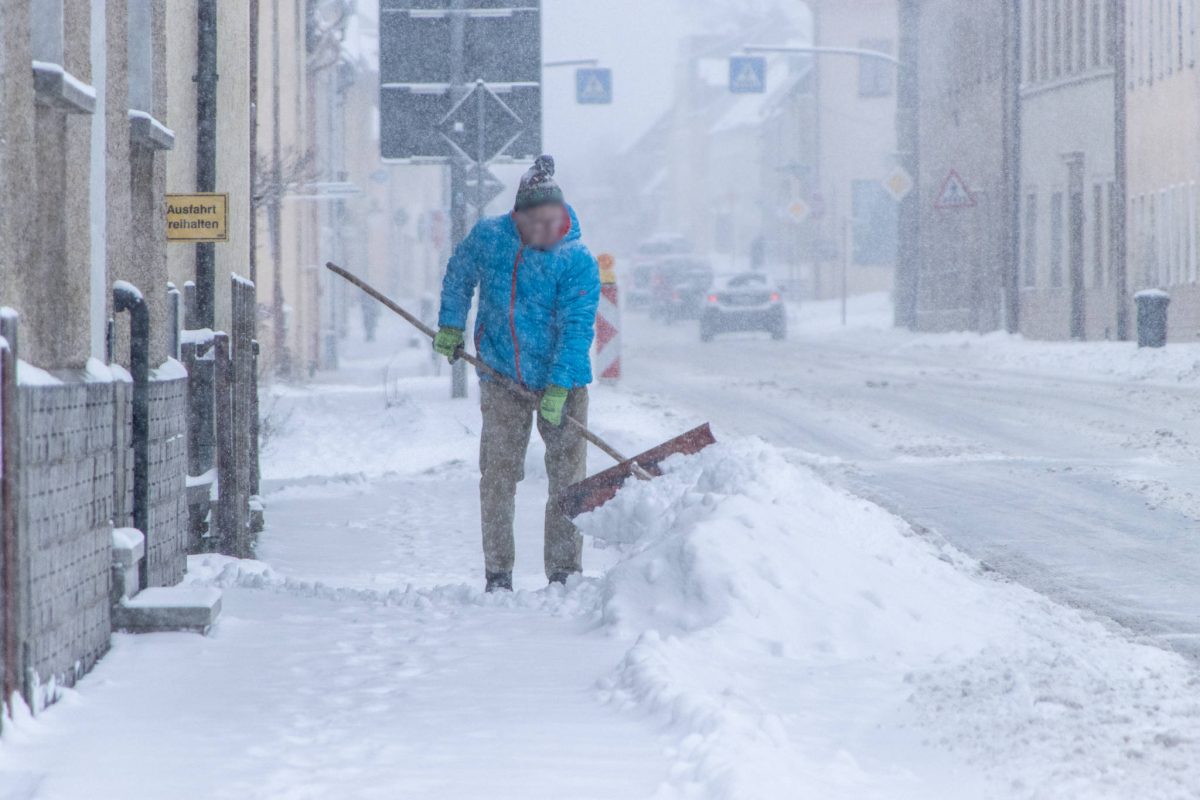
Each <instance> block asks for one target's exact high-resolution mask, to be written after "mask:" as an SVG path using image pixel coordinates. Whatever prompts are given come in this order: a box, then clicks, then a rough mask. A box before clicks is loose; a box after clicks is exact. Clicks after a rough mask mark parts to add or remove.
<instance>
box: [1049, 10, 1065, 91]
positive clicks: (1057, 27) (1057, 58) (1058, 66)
mask: <svg viewBox="0 0 1200 800" xmlns="http://www.w3.org/2000/svg"><path fill="white" fill-rule="evenodd" d="M1049 2H1052V3H1053V4H1054V11H1053V15H1054V19H1052V20H1051V21H1050V25H1051V40H1050V49H1051V51H1052V52H1051V54H1050V57H1051V58H1050V66H1051V74H1050V77H1052V78H1057V77H1058V76H1059V75H1062V48H1063V43H1062V26H1063V15H1062V2H1063V0H1049Z"/></svg>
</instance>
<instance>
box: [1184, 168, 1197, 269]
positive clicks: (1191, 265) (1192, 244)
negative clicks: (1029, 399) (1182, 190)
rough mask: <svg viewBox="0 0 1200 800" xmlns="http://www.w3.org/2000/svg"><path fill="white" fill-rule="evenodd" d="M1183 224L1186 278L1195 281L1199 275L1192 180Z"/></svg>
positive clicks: (1193, 183) (1194, 197) (1194, 192)
mask: <svg viewBox="0 0 1200 800" xmlns="http://www.w3.org/2000/svg"><path fill="white" fill-rule="evenodd" d="M1183 224H1184V226H1185V228H1186V234H1187V279H1188V282H1189V283H1195V282H1196V281H1197V279H1198V278H1200V275H1197V271H1198V269H1200V265H1198V264H1197V256H1198V255H1200V253H1197V247H1196V245H1197V241H1196V183H1195V182H1194V181H1193V182H1192V183H1190V184H1188V187H1187V215H1186V216H1185V217H1184V220H1183Z"/></svg>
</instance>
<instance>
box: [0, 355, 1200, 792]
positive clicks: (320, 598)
mask: <svg viewBox="0 0 1200 800" xmlns="http://www.w3.org/2000/svg"><path fill="white" fill-rule="evenodd" d="M393 340H394V339H393ZM426 368H427V364H426V359H425V357H424V356H423V355H422V354H420V353H419V352H416V351H404V352H402V353H401V354H400V355H399V356H397V357H394V358H393V357H391V356H389V355H387V354H385V353H384V352H383V350H382V349H377V350H376V351H375V352H374V353H370V352H368V353H366V354H364V355H361V356H359V357H358V358H355V359H348V360H347V361H346V362H345V364H344V368H343V370H342V371H341V372H340V373H338V374H336V375H333V376H330V377H329V378H327V379H325V380H322V381H319V382H317V383H314V384H313V385H311V386H308V387H304V388H292V389H286V390H280V391H278V392H277V393H276V395H274V399H273V401H272V402H270V403H266V404H265V405H273V408H272V411H271V422H272V426H270V429H271V430H272V433H271V438H270V441H269V442H268V446H267V448H266V451H265V454H264V459H265V463H264V473H265V476H266V477H267V479H268V484H267V487H266V488H267V490H268V496H267V503H268V530H267V531H266V532H265V533H264V534H263V538H262V542H261V547H260V551H259V555H260V558H261V560H260V561H233V560H230V559H226V558H221V557H216V556H206V557H197V558H194V559H193V560H192V563H191V569H190V573H189V580H191V581H194V582H199V583H204V584H210V585H217V586H221V587H224V589H225V611H224V614H223V617H222V619H221V621H220V622H219V624H218V626H217V627H216V629H215V630H214V632H213V634H212V635H211V636H210V637H207V638H205V637H199V636H193V635H181V634H157V635H150V636H142V637H133V636H126V635H119V636H117V637H115V641H114V648H113V651H112V653H110V655H109V656H107V657H106V658H105V659H104V660H103V661H102V662H101V663H100V665H99V666H98V667H97V669H96V670H95V671H94V672H93V673H91V674H90V675H88V676H87V677H86V678H85V679H84V680H83V681H81V682H80V684H79V685H78V686H77V687H76V688H75V689H74V690H71V691H69V692H67V693H66V695H65V697H64V699H63V700H62V702H60V703H59V704H58V705H56V706H54V707H52V708H50V709H49V710H47V711H46V712H45V713H44V714H42V715H40V716H39V717H38V718H36V719H31V718H29V717H28V716H27V715H24V714H21V715H19V718H18V719H16V720H15V724H14V725H10V726H8V727H7V728H6V731H5V734H4V738H3V740H0V798H8V797H14V798H17V797H19V798H26V797H36V798H45V799H46V800H60V799H68V798H69V799H70V800H75V799H76V798H85V797H86V798H110V797H111V798H116V797H126V796H145V797H170V798H222V797H230V798H232V797H237V798H328V797H338V798H477V797H485V796H486V797H495V798H505V797H512V798H543V797H545V798H549V797H556V798H572V799H574V798H638V797H655V798H659V800H666V799H667V798H756V799H758V798H776V797H797V796H808V797H820V798H847V800H849V799H850V798H854V799H855V800H858V799H859V798H955V799H956V800H957V799H959V798H984V797H998V798H1008V797H1013V798H1079V797H1087V798H1130V797H1138V798H1150V799H1154V798H1187V797H1195V796H1196V789H1195V787H1197V786H1200V682H1198V681H1197V678H1198V677H1200V675H1198V674H1197V673H1196V671H1195V669H1194V667H1193V666H1192V664H1191V663H1189V662H1187V661H1185V660H1184V659H1183V658H1181V657H1179V656H1177V655H1173V654H1168V653H1166V652H1164V651H1162V650H1160V649H1157V648H1154V647H1150V646H1146V645H1142V644H1138V643H1136V642H1133V641H1130V640H1129V639H1128V638H1127V637H1126V636H1125V635H1124V634H1123V633H1122V632H1121V631H1120V630H1116V629H1113V628H1112V627H1111V626H1107V625H1105V624H1104V623H1103V622H1102V621H1100V620H1097V619H1092V618H1088V617H1086V616H1084V615H1081V614H1080V613H1079V612H1076V611H1073V610H1070V609H1067V608H1064V607H1062V606H1060V605H1057V604H1054V603H1052V602H1050V601H1048V600H1046V599H1045V598H1043V597H1042V596H1040V595H1037V594H1035V593H1033V592H1031V591H1029V590H1027V589H1024V588H1022V587H1020V586H1017V585H1013V584H1011V583H1008V582H1005V581H1004V580H1002V579H1000V578H998V577H997V576H996V575H995V574H994V573H990V572H988V571H986V570H985V569H982V568H981V567H980V566H979V565H978V564H976V563H975V562H973V561H971V560H970V559H968V558H966V557H964V556H962V555H961V554H960V553H958V552H957V551H955V550H953V549H951V548H949V547H947V546H945V545H944V544H939V543H936V542H933V541H930V540H928V539H926V538H923V537H921V536H919V535H917V534H915V533H914V532H913V531H911V530H910V529H909V528H908V527H907V526H906V525H905V524H904V523H903V522H901V521H900V520H899V519H897V518H895V517H893V516H891V515H890V514H888V513H886V512H885V511H883V510H881V509H880V508H879V507H877V506H875V505H873V504H871V503H868V502H866V501H864V500H862V499H860V498H857V497H854V496H852V495H850V494H847V493H846V492H844V491H842V490H840V489H836V488H833V487H831V486H829V485H828V484H827V483H825V482H824V481H823V480H822V479H820V478H819V477H818V476H817V475H816V474H815V473H813V472H812V471H811V470H810V469H809V468H808V467H807V466H805V465H804V463H803V462H804V458H803V457H802V456H800V455H798V454H795V453H792V452H790V451H787V450H784V449H779V448H775V447H772V446H769V445H767V444H765V443H763V442H761V441H758V440H754V439H731V438H728V437H723V436H722V434H721V426H720V420H714V423H716V425H715V427H716V429H717V434H718V438H721V439H722V442H721V444H719V445H718V446H715V447H713V448H710V449H709V450H707V451H705V452H704V453H703V454H701V455H700V456H697V457H693V458H689V459H676V460H674V461H673V462H670V464H669V467H670V468H669V471H668V474H667V475H666V476H664V477H663V478H661V479H658V480H655V481H653V482H650V483H646V484H640V483H635V484H632V485H630V486H628V487H627V488H626V489H625V490H623V491H622V493H621V494H620V495H619V497H618V498H617V500H615V501H613V502H612V503H610V504H609V505H607V506H605V507H604V508H603V509H601V510H600V511H599V512H597V513H595V514H592V515H590V516H589V517H586V518H584V519H583V520H582V523H581V524H582V525H583V527H584V529H585V532H586V533H588V534H589V535H590V537H591V540H592V541H593V542H594V543H602V544H605V545H606V547H605V548H604V549H598V548H594V547H589V548H588V549H587V550H586V551H585V565H586V567H587V572H586V574H585V575H584V577H583V578H582V579H573V580H572V581H571V583H570V585H569V586H568V587H567V588H566V589H565V590H564V589H562V588H560V587H553V588H546V587H545V579H544V576H542V574H541V542H540V537H541V520H540V516H541V508H540V503H541V501H542V498H543V497H544V490H545V474H544V469H543V468H542V465H541V447H540V444H539V443H537V442H536V437H535V442H534V444H533V445H532V446H531V448H530V453H529V458H528V461H527V468H526V472H527V476H528V477H527V480H526V482H525V483H524V484H523V485H522V487H521V492H520V495H519V499H518V564H517V570H516V574H515V582H516V587H517V590H518V591H517V592H515V593H514V594H511V595H491V596H489V595H484V594H482V593H481V592H480V587H481V585H482V577H483V576H482V566H481V564H480V560H481V558H480V554H479V534H478V508H477V498H476V470H475V459H476V448H477V435H478V426H479V417H478V409H477V408H476V407H475V403H474V401H473V400H472V401H470V402H462V401H459V402H451V401H449V400H447V399H446V393H447V379H446V378H445V377H440V378H439V377H432V376H423V375H422V374H421V373H422V372H423V371H425V369H426ZM385 378H386V382H387V385H386V386H385ZM389 399H390V401H391V402H390V404H389V403H388V402H387V401H388V400H389ZM592 416H593V419H594V420H595V422H596V423H597V427H598V428H599V430H600V431H601V433H602V434H604V435H606V436H611V437H612V438H613V440H614V441H615V443H616V444H617V445H618V446H619V447H621V448H623V449H626V450H628V451H636V450H638V449H639V448H640V447H642V446H646V445H649V444H653V443H655V442H658V441H660V440H662V439H663V438H665V437H666V436H668V435H671V434H673V433H677V432H679V431H681V430H684V429H685V428H687V427H689V426H690V424H692V423H695V422H697V421H698V420H694V419H691V418H688V417H687V416H686V415H682V416H681V415H678V414H675V413H673V412H672V411H670V410H669V409H666V408H663V407H660V406H658V405H656V404H655V403H654V401H652V400H649V399H645V398H639V397H637V396H631V395H626V394H622V393H620V392H616V391H612V390H607V389H600V390H597V391H596V392H595V394H594V402H593V412H592ZM593 458H594V460H593V464H592V466H593V468H596V467H599V466H602V462H601V461H600V456H598V455H596V456H594V457H593Z"/></svg>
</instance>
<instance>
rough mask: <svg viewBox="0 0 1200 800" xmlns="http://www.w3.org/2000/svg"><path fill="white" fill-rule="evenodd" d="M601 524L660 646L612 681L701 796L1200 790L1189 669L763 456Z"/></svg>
mask: <svg viewBox="0 0 1200 800" xmlns="http://www.w3.org/2000/svg"><path fill="white" fill-rule="evenodd" d="M580 523H581V526H582V527H583V529H584V531H585V532H586V533H589V534H591V535H593V536H595V537H596V538H597V539H602V540H607V541H610V542H620V543H621V544H620V545H619V546H621V547H622V548H624V549H625V550H626V551H627V552H626V557H625V558H624V559H623V560H622V561H621V562H620V563H619V564H618V565H617V566H615V567H614V568H613V569H611V570H610V571H609V573H608V574H607V575H606V577H605V578H604V579H603V586H604V588H603V601H602V602H603V607H602V613H603V616H604V618H605V620H606V621H607V622H608V623H609V624H610V625H611V626H613V628H614V630H615V631H616V632H617V633H618V634H619V635H628V636H631V637H636V644H635V645H634V646H633V647H632V649H631V650H630V651H629V654H628V656H627V657H626V659H625V660H624V662H623V663H622V664H621V665H620V667H619V668H618V669H617V670H616V671H615V673H614V674H613V675H612V676H611V677H610V678H609V679H607V680H606V681H604V682H603V685H602V689H603V691H604V693H605V696H606V697H608V698H609V699H610V700H611V701H612V702H614V703H617V704H619V705H621V706H628V707H629V708H631V709H640V710H643V711H646V712H649V713H652V714H654V715H657V716H658V717H660V718H661V719H662V720H664V721H665V722H666V723H667V724H668V725H669V726H670V728H671V729H672V730H673V731H674V732H675V733H676V734H677V735H678V737H679V742H678V744H677V746H676V747H675V748H674V749H673V751H672V753H673V755H674V756H675V759H676V767H675V770H674V772H673V774H672V786H671V789H672V791H673V792H676V793H678V794H680V795H684V796H690V795H689V794H688V793H689V792H697V791H700V787H704V789H703V796H706V797H729V798H743V797H745V798H750V797H784V796H802V795H805V793H806V792H808V793H810V794H809V795H808V796H816V797H823V798H834V797H846V798H851V797H854V798H859V797H875V796H879V797H909V796H911V797H955V798H962V797H977V796H990V795H991V794H993V793H997V792H998V793H999V796H1005V797H1089V798H1105V797H1112V798H1126V797H1133V796H1137V797H1142V798H1156V797H1164V798H1165V797H1182V796H1184V795H1185V794H1186V792H1187V791H1190V790H1191V789H1189V788H1188V787H1191V788H1194V787H1195V786H1198V785H1200V766H1198V765H1200V759H1198V758H1197V757H1198V756H1200V699H1197V698H1196V697H1195V696H1194V692H1195V686H1196V683H1195V682H1196V678H1197V675H1196V673H1195V672H1194V670H1193V669H1192V667H1191V666H1190V665H1189V664H1188V663H1186V662H1185V661H1184V660H1183V659H1181V658H1180V657H1178V656H1175V655H1172V654H1168V653H1165V652H1163V651H1161V650H1158V649H1156V648H1152V647H1148V646H1142V645H1138V644H1136V643H1133V642H1130V641H1128V640H1127V639H1126V638H1124V637H1123V636H1122V635H1120V634H1119V633H1118V632H1114V631H1111V630H1109V629H1107V628H1106V627H1104V626H1103V625H1102V624H1100V623H1099V622H1097V621H1095V620H1090V619H1086V618H1085V617H1084V616H1082V615H1081V614H1080V613H1078V612H1075V611H1072V610H1069V609H1066V608H1063V607H1061V606H1058V605H1056V604H1054V603H1051V602H1050V601H1048V600H1046V599H1045V598H1043V597H1041V596H1039V595H1036V594H1034V593H1033V592H1030V591H1028V590H1026V589H1023V588H1021V587H1018V586H1015V585H1011V584H1008V583H1005V582H1003V581H1001V580H998V579H996V578H995V577H994V576H992V575H991V574H989V573H987V572H985V571H983V570H982V569H981V568H980V567H979V566H978V565H977V564H976V563H974V562H972V561H970V560H968V559H966V558H965V557H963V556H961V555H960V554H958V553H957V552H956V551H953V550H951V549H948V548H944V547H942V546H940V545H939V544H938V543H935V542H931V541H929V540H927V539H925V538H922V537H919V536H917V535H915V534H914V533H913V532H912V531H911V530H910V529H909V528H908V527H907V526H906V525H905V524H904V523H903V522H901V521H900V520H898V519H897V518H895V517H893V516H891V515H889V514H888V513H887V512H885V511H883V510H882V509H880V508H879V507H877V506H874V505H872V504H870V503H868V502H866V501H863V500H861V499H858V498H855V497H853V496H851V495H849V494H846V493H844V492H842V491H840V490H838V489H835V488H833V487H831V486H829V485H828V484H826V483H824V482H823V481H821V480H820V479H819V478H818V477H817V476H816V475H815V474H813V473H812V472H811V471H809V470H808V469H807V468H805V467H803V466H800V465H798V464H795V463H792V462H791V461H789V459H788V458H787V456H786V455H785V454H784V453H783V452H781V451H779V450H776V449H774V448H771V447H769V446H767V445H765V444H763V443H761V442H758V441H739V442H735V443H732V444H720V445H717V446H714V447H711V448H709V449H708V450H706V451H704V452H703V453H702V454H700V455H698V456H695V457H691V458H677V459H674V460H672V461H670V462H668V464H667V474H666V475H665V476H664V477H663V478H660V479H658V480H655V481H652V482H646V483H636V482H631V483H630V484H627V485H626V487H625V488H624V489H623V490H622V491H621V492H620V494H619V495H618V497H617V498H616V499H615V500H613V501H612V502H610V503H609V504H607V505H606V506H604V507H602V508H601V509H599V510H597V511H595V512H593V513H592V514H590V515H588V516H586V517H584V518H582V519H581V520H580ZM906 731H907V733H906ZM913 731H916V732H918V734H919V736H918V737H914V736H913V735H912V734H913ZM914 739H918V740H919V739H924V740H926V741H927V742H928V743H930V744H931V745H933V746H930V747H924V748H922V747H920V746H919V745H918V746H917V750H918V752H914V751H913V750H912V743H913V741H914ZM903 742H907V743H908V744H903ZM947 752H949V753H950V754H951V755H950V756H949V757H950V758H951V759H957V760H960V761H959V762H958V765H957V766H955V765H947V764H946V763H943V762H944V760H945V759H946V758H947V756H946V753H947ZM964 761H965V762H970V763H971V766H970V767H967V766H966V765H965V764H963V763H962V762H964ZM963 774H971V775H975V776H980V779H981V781H982V780H986V783H987V786H986V787H985V786H984V784H983V783H980V784H979V785H978V786H976V785H973V784H972V783H971V781H970V780H967V779H965V778H964V777H963Z"/></svg>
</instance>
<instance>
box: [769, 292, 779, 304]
mask: <svg viewBox="0 0 1200 800" xmlns="http://www.w3.org/2000/svg"><path fill="white" fill-rule="evenodd" d="M780 299H781V298H780V297H779V292H771V302H772V303H778V302H779V300H780Z"/></svg>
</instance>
